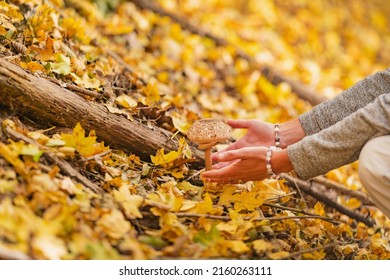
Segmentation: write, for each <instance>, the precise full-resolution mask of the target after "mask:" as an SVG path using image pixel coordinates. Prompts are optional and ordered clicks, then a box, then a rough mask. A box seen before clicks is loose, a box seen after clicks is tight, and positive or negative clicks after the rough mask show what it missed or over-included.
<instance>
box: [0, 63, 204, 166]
mask: <svg viewBox="0 0 390 280" xmlns="http://www.w3.org/2000/svg"><path fill="white" fill-rule="evenodd" d="M1 107H3V108H7V109H8V110H10V111H11V112H12V114H15V115H21V116H23V117H26V118H28V119H30V120H33V121H34V122H36V123H38V124H41V125H44V126H46V127H47V126H49V125H55V126H64V127H74V126H75V125H76V124H77V122H79V123H80V124H81V126H82V127H83V128H84V129H85V130H87V131H90V130H95V131H96V135H97V136H98V137H99V139H100V140H102V141H104V142H105V143H106V144H108V145H110V147H113V148H115V149H121V150H123V151H126V152H129V153H134V154H136V155H138V156H139V157H140V158H141V159H142V160H145V161H150V155H154V154H155V153H156V151H157V150H158V149H160V148H164V149H166V150H167V151H170V150H176V149H177V148H178V143H177V141H176V140H175V139H174V138H173V137H172V133H171V132H169V131H166V130H164V129H162V128H160V127H158V126H152V127H148V126H146V125H144V124H143V123H141V122H138V121H137V120H134V121H130V120H128V119H127V118H125V117H124V116H121V115H116V114H113V113H110V112H109V111H108V109H107V108H106V107H105V106H104V105H103V104H100V103H97V102H96V101H92V100H87V99H85V98H83V97H81V96H79V95H78V94H76V93H74V92H72V91H70V90H68V89H65V88H62V87H60V86H59V85H57V84H55V83H53V82H51V81H48V80H47V79H45V78H41V77H37V76H34V75H31V74H29V73H28V72H26V71H25V70H23V69H22V68H20V67H19V66H17V65H15V64H12V63H10V62H8V61H6V60H4V59H2V58H0V108H1ZM191 149H192V152H193V155H194V157H195V158H196V159H198V161H199V162H203V161H201V160H200V159H202V158H203V152H202V151H200V150H198V149H196V148H191Z"/></svg>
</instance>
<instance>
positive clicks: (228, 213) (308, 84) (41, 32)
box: [0, 0, 390, 260]
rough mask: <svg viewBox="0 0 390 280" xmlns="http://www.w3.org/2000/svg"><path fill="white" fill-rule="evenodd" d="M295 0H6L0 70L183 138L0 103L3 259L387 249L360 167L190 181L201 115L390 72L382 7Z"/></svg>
mask: <svg viewBox="0 0 390 280" xmlns="http://www.w3.org/2000/svg"><path fill="white" fill-rule="evenodd" d="M145 2H147V3H151V2H154V3H155V5H148V4H146V5H145ZM290 2H291V1H289V2H288V4H287V2H286V1H279V0H273V1H272V0H268V1H262V2H261V3H262V5H258V4H257V2H256V1H253V0H252V1H251V0H249V1H245V0H239V1H220V0H209V1H193V0H192V1H190V0H181V1H180V0H169V1H162V0H161V1H120V0H116V1H108V0H95V1H89V0H46V1H43V0H33V1H28V0H14V1H11V0H10V1H4V0H3V1H0V61H2V64H3V65H0V77H1V75H3V73H8V72H6V71H5V70H4V69H6V67H5V65H6V63H9V62H10V63H12V64H14V65H17V67H20V71H22V72H23V73H25V74H23V75H25V77H31V80H33V79H35V78H37V79H38V78H39V79H45V80H46V81H49V82H51V83H53V86H55V87H57V88H58V91H61V90H64V89H67V91H65V90H64V92H65V93H66V92H67V94H69V97H68V98H69V99H75V100H76V98H80V96H81V98H83V100H86V101H87V102H88V104H90V106H91V108H92V107H93V106H95V105H96V106H97V105H99V106H100V105H102V106H104V107H105V108H106V111H107V112H109V113H110V114H112V116H115V117H118V116H119V117H121V119H122V122H123V124H124V125H126V124H128V125H130V124H136V125H137V126H139V127H143V128H146V129H149V130H150V131H154V132H156V133H157V131H158V132H161V133H162V134H163V135H165V137H166V139H168V140H169V141H173V143H174V145H175V146H174V148H171V149H168V148H158V149H151V150H147V151H146V153H147V154H148V155H150V157H147V158H145V156H141V154H138V153H137V152H134V151H135V149H136V148H135V147H131V145H129V147H126V143H121V144H122V146H121V145H120V144H117V142H116V141H114V140H115V139H109V138H108V139H104V140H105V141H102V138H101V135H100V134H99V133H96V132H95V130H96V131H99V124H98V123H96V127H95V128H94V127H93V124H92V127H89V129H86V127H85V126H84V125H83V121H84V119H85V118H84V116H83V115H75V116H74V118H69V119H64V121H63V123H61V125H59V124H58V123H57V124H55V123H49V122H48V121H47V119H45V118H42V117H41V116H44V115H45V112H37V114H29V113H26V111H25V109H24V108H27V107H28V104H26V103H28V102H21V103H20V104H18V103H15V101H14V100H13V101H12V104H11V103H9V104H11V105H12V106H11V105H9V104H8V105H5V104H0V109H1V111H0V120H1V123H2V124H1V132H0V259H227V258H229V259H318V260H321V259H339V260H342V259H390V242H389V236H390V233H389V232H390V221H389V220H388V219H387V218H386V217H385V216H384V215H383V213H382V212H381V211H379V210H378V209H377V208H376V207H375V206H374V205H373V204H372V203H371V201H370V200H369V198H367V195H366V193H365V190H364V188H363V187H362V185H361V183H360V181H359V178H358V175H357V172H356V170H357V167H358V162H355V163H353V164H350V165H347V166H344V167H341V168H339V169H336V170H333V171H331V172H329V173H327V174H326V175H325V176H321V177H318V178H315V179H314V180H313V181H310V182H305V181H301V180H299V179H298V178H295V177H294V176H293V174H289V175H287V174H286V176H285V177H284V179H282V180H278V181H277V180H264V181H262V182H248V183H245V184H228V185H218V186H215V185H206V186H205V185H204V183H203V182H202V181H201V179H200V176H199V175H200V172H201V171H202V169H201V168H202V163H200V164H199V162H198V161H199V160H196V159H194V156H193V155H194V152H196V148H195V147H194V146H193V144H192V143H190V142H189V140H188V139H187V138H186V132H187V130H188V128H189V127H190V126H191V124H192V123H193V122H194V121H195V120H197V119H201V118H223V119H229V118H245V119H249V118H256V119H260V120H264V121H268V122H278V123H281V122H284V121H287V120H290V119H292V118H296V117H297V116H299V115H300V114H302V113H304V112H307V111H309V110H310V109H311V108H312V106H313V105H315V101H311V100H310V99H306V100H304V97H303V96H302V95H300V93H302V92H307V91H309V92H312V95H313V96H315V98H319V99H315V98H314V99H315V100H325V99H328V98H332V97H333V96H335V95H336V94H338V93H340V92H341V91H342V90H344V89H346V88H348V87H350V86H352V85H353V84H354V83H356V82H357V81H359V80H360V79H362V78H364V77H365V76H367V75H369V74H372V73H374V72H375V71H378V70H382V69H385V68H387V67H388V65H389V63H390V49H389V48H390V35H389V34H388V32H387V29H388V25H389V22H388V21H389V19H388V14H389V13H390V5H389V4H387V3H384V1H379V0H375V1H363V0H357V1H336V0H334V1H332V0H329V1H310V0H302V1H296V2H295V3H294V4H293V3H290ZM156 7H157V8H156ZM264 67H270V68H269V69H272V70H275V72H272V71H271V72H268V71H266V70H265V69H268V68H264ZM2 71H3V72H2ZM7 71H8V70H7ZM11 72H12V71H11ZM279 73H281V77H288V78H286V79H285V80H281V81H275V79H273V78H275V77H279V76H277V75H279ZM10 75H11V74H10ZM29 75H33V76H29ZM291 81H293V82H291ZM0 82H1V79H0ZM297 84H298V85H304V86H302V87H301V86H298V87H296V86H295V85H297ZM16 87H17V86H16ZM4 88H5V87H3V89H0V100H6V99H7V92H6V90H4ZM300 89H303V90H302V91H301V90H300ZM9 90H10V91H11V89H9ZM48 94H50V92H48ZM59 115H62V114H60V113H59ZM64 115H66V112H64ZM85 115H88V112H85ZM243 133H245V131H238V130H237V131H234V134H233V136H234V138H235V139H238V138H239V137H241V136H242V135H243ZM113 135H115V132H114V133H113ZM118 135H119V133H118ZM118 137H119V136H118ZM112 138H115V136H113V137H112ZM110 140H111V141H110ZM147 140H148V139H145V143H146V142H147ZM112 143H114V144H112ZM118 145H119V146H120V147H119V146H118ZM123 146H125V148H122V147H123ZM223 147H224V145H219V146H218V149H221V148H223ZM148 149H149V148H148ZM143 152H144V153H145V151H143ZM307 189H314V190H315V193H311V195H309V194H308V192H309V191H308V190H307ZM329 201H331V203H330V202H329Z"/></svg>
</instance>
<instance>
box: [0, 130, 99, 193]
mask: <svg viewBox="0 0 390 280" xmlns="http://www.w3.org/2000/svg"><path fill="white" fill-rule="evenodd" d="M5 132H6V133H7V134H8V135H9V136H10V137H11V138H12V139H14V140H22V141H24V142H26V143H29V144H33V145H35V146H37V147H39V149H41V150H42V151H44V152H45V153H44V156H45V157H46V159H47V160H49V161H50V162H51V163H54V164H57V165H58V166H59V167H60V168H61V170H62V172H63V173H64V174H65V175H68V176H69V177H71V178H73V179H75V180H76V181H78V182H80V183H82V184H83V185H84V186H85V187H87V188H89V189H90V190H92V191H93V192H94V193H102V192H103V190H102V189H101V188H100V187H99V186H98V185H96V184H94V183H92V182H91V181H89V180H88V179H87V178H85V177H84V176H83V175H81V174H80V173H79V172H77V171H76V170H75V169H74V168H73V167H72V166H71V165H70V164H69V163H68V162H66V161H65V160H63V159H60V158H58V157H57V156H56V155H55V154H54V153H52V152H49V151H48V149H47V148H46V147H45V146H42V145H41V144H39V143H37V142H36V141H34V140H33V139H30V138H28V137H27V136H25V135H23V134H21V133H19V132H17V131H15V130H13V129H12V128H11V127H9V126H7V127H6V128H5Z"/></svg>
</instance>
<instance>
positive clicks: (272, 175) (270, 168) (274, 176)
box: [265, 146, 280, 179]
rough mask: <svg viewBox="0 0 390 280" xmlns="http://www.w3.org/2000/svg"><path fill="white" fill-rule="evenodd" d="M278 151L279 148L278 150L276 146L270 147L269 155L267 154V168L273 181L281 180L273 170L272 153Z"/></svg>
mask: <svg viewBox="0 0 390 280" xmlns="http://www.w3.org/2000/svg"><path fill="white" fill-rule="evenodd" d="M277 149H278V148H276V147H275V146H271V147H268V150H267V153H266V154H265V166H266V168H267V173H268V176H269V177H270V178H271V179H279V175H277V174H275V173H274V171H273V170H272V165H271V157H272V151H274V150H277ZM279 149H280V148H279Z"/></svg>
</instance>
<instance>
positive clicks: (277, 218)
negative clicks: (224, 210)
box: [173, 213, 333, 223]
mask: <svg viewBox="0 0 390 280" xmlns="http://www.w3.org/2000/svg"><path fill="white" fill-rule="evenodd" d="M173 214H175V215H176V216H177V217H180V218H207V219H215V220H223V221H230V220H231V218H230V217H229V216H218V215H210V214H197V213H173ZM294 219H320V220H325V221H327V222H330V223H332V222H333V219H332V218H329V217H323V216H318V215H307V216H282V217H264V218H249V217H244V220H251V221H256V222H260V221H282V220H294Z"/></svg>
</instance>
